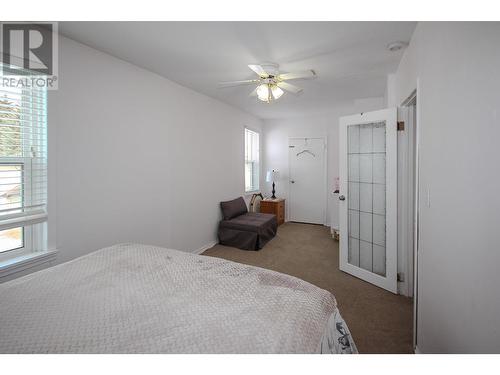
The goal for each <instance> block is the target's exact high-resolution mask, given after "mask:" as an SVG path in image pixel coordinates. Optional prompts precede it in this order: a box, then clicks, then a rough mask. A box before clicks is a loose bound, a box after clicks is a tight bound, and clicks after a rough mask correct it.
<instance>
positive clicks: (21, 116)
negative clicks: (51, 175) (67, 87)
mask: <svg viewBox="0 0 500 375" xmlns="http://www.w3.org/2000/svg"><path fill="white" fill-rule="evenodd" d="M2 82H3V80H0V252H1V251H2V249H3V251H5V250H6V249H7V250H8V249H9V247H12V246H13V245H12V246H11V245H9V244H7V242H5V241H7V240H6V238H7V237H9V236H10V237H13V236H14V234H13V233H12V232H13V231H15V230H19V231H23V232H24V236H26V230H25V227H26V226H28V225H32V224H35V223H40V222H43V221H45V220H46V219H47V214H46V202H47V93H46V90H45V89H40V88H26V87H25V88H11V87H5V86H3V84H2ZM6 232H9V233H7V234H8V235H9V236H8V235H7V234H6ZM19 236H21V234H20V235H19ZM10 237H9V238H10ZM17 240H18V241H20V243H22V242H23V238H21V239H19V238H17ZM2 243H3V245H2ZM12 243H15V241H14V240H13V239H12Z"/></svg>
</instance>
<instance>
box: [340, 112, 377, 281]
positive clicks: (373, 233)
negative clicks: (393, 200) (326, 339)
mask: <svg viewBox="0 0 500 375" xmlns="http://www.w3.org/2000/svg"><path fill="white" fill-rule="evenodd" d="M385 130H386V128H385V122H384V121H382V122H377V123H370V124H360V125H350V126H349V127H348V145H347V150H348V151H347V152H348V158H347V160H348V184H347V185H348V192H347V196H348V199H347V202H348V209H349V225H348V228H349V229H348V232H349V254H348V262H349V263H350V264H352V265H355V266H357V267H361V268H363V269H366V270H368V271H370V272H374V273H377V274H379V275H382V276H385V274H386V248H385V237H386V227H385V225H386V223H385V211H386V210H385V207H386V206H385V192H386V174H385V164H386V159H385V158H386V145H385V139H386V135H385Z"/></svg>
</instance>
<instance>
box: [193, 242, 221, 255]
mask: <svg viewBox="0 0 500 375" xmlns="http://www.w3.org/2000/svg"><path fill="white" fill-rule="evenodd" d="M217 244H218V241H212V242H210V243H208V244H206V245H204V246H202V247H200V248H199V249H197V250H194V251H193V254H198V255H199V254H201V253H203V252H204V251H205V250H208V249H210V248H211V247H214V246H215V245H217Z"/></svg>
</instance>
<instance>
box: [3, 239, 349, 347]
mask: <svg viewBox="0 0 500 375" xmlns="http://www.w3.org/2000/svg"><path fill="white" fill-rule="evenodd" d="M0 301H1V303H0V353H356V352H357V351H356V346H355V344H354V342H353V340H352V337H351V335H350V332H349V330H348V328H347V325H346V324H345V322H344V321H343V319H342V317H341V315H340V313H339V311H338V309H337V305H336V301H335V298H334V296H333V295H332V294H331V293H329V292H327V291H325V290H323V289H320V288H318V287H316V286H314V285H312V284H309V283H307V282H305V281H303V280H300V279H297V278H295V277H292V276H288V275H284V274H281V273H278V272H274V271H270V270H265V269H262V268H258V267H252V266H247V265H243V264H239V263H235V262H231V261H227V260H224V259H218V258H212V257H206V256H200V255H193V254H188V253H185V252H180V251H176V250H171V249H165V248H160V247H154V246H146V245H137V244H121V245H116V246H112V247H108V248H105V249H101V250H99V251H96V252H93V253H91V254H88V255H86V256H83V257H81V258H77V259H75V260H73V261H70V262H67V263H64V264H61V265H58V266H55V267H51V268H48V269H45V270H43V271H39V272H36V273H33V274H31V275H28V276H25V277H22V278H19V279H16V280H13V281H9V282H7V283H4V284H1V285H0Z"/></svg>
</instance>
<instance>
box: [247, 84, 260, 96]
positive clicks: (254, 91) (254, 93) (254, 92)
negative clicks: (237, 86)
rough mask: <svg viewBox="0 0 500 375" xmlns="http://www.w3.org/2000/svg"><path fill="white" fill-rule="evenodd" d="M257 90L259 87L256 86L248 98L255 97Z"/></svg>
mask: <svg viewBox="0 0 500 375" xmlns="http://www.w3.org/2000/svg"><path fill="white" fill-rule="evenodd" d="M258 88H259V86H257V87H256V88H255V89H254V90H252V92H251V93H250V94H249V95H248V96H250V97H254V96H257V89H258Z"/></svg>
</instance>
